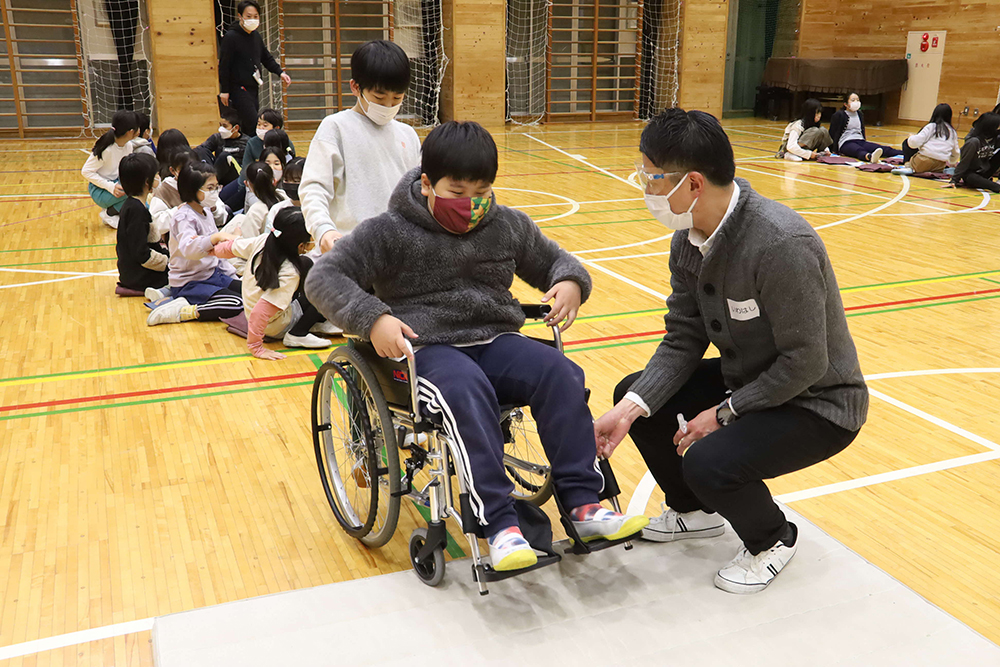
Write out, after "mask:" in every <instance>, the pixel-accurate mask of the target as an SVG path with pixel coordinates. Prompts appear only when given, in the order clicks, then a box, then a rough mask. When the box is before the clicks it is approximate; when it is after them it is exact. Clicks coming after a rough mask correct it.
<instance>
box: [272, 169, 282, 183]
mask: <svg viewBox="0 0 1000 667" xmlns="http://www.w3.org/2000/svg"><path fill="white" fill-rule="evenodd" d="M271 173H272V174H274V184H275V185H277V184H278V183H279V182H281V176H282V175H283V174H284V173H285V172H284V170H282V169H275V168H274V167H271Z"/></svg>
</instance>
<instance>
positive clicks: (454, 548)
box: [410, 499, 465, 558]
mask: <svg viewBox="0 0 1000 667" xmlns="http://www.w3.org/2000/svg"><path fill="white" fill-rule="evenodd" d="M410 502H412V503H413V506H414V507H415V508H416V509H417V512H419V513H420V516H422V517H424V521H427V522H430V520H431V510H430V508H429V507H424V506H423V505H421V504H420V503H418V502H416V501H415V500H413V499H411V500H410ZM444 532H445V535H446V536H447V538H448V541H447V544H446V546H445V551H447V552H448V555H449V556H451V557H452V558H465V552H464V551H462V547H460V546H458V543H457V542H455V538H454V537H452V536H451V531H450V530H445V531H444Z"/></svg>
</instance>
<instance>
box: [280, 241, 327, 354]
mask: <svg viewBox="0 0 1000 667" xmlns="http://www.w3.org/2000/svg"><path fill="white" fill-rule="evenodd" d="M312 265H313V262H312V260H311V259H310V258H308V257H303V258H302V266H303V269H304V270H303V273H302V278H301V279H300V280H299V289H298V291H296V292H295V300H296V301H298V302H299V306H300V307H301V308H302V317H300V318H299V319H298V321H297V322H296V323H295V324H294V325H293V326H292V328H291V329H289V330H288V333H290V334H292V335H293V336H305V335H306V334H308V333H309V330H310V329H312V328H313V326H315V325H317V324H319V323H320V322H325V321H326V318H325V317H323V314H322V313H321V312H319V311H318V310H316V306H314V305H312V303H310V302H309V299H307V298H306V293H305V290H304V289H303V287H304V286H305V284H306V276H308V275H309V269H311V268H312Z"/></svg>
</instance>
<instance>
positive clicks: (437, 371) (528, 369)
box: [416, 334, 604, 536]
mask: <svg viewBox="0 0 1000 667" xmlns="http://www.w3.org/2000/svg"><path fill="white" fill-rule="evenodd" d="M416 360H417V374H418V375H419V380H418V387H419V390H420V403H421V409H422V410H423V411H424V414H427V413H428V412H430V413H440V414H441V416H442V418H443V421H444V427H445V432H446V433H447V434H448V436H449V438H450V439H451V440H452V441H453V442H454V444H455V450H457V454H456V459H460V460H456V461H455V465H456V468H458V469H459V470H460V471H462V473H463V474H464V475H465V477H466V479H467V480H469V482H470V483H469V495H470V500H471V504H472V509H473V512H474V513H475V515H476V518H477V519H478V520H479V523H480V524H481V525H483V526H484V532H485V533H486V535H487V536H490V535H494V534H495V533H497V532H498V531H501V530H503V529H505V528H508V527H510V526H513V525H516V524H517V514H516V512H515V510H514V503H513V501H512V500H511V498H510V492H511V491H513V484H512V482H511V481H510V480H509V479H508V478H507V475H506V472H505V471H504V467H503V449H504V440H503V433H502V432H501V430H500V406H501V405H514V404H517V405H527V406H528V407H530V409H531V416H532V417H533V418H534V420H535V423H536V425H537V427H538V435H539V437H540V439H541V442H542V446H543V447H544V449H545V454H546V456H547V457H548V459H549V463H550V465H551V466H552V476H553V481H554V483H555V487H556V493H558V494H559V498H560V500H562V502H563V504H564V505H565V507H566V508H567V509H572V508H574V507H579V506H580V505H586V504H588V503H596V502H597V500H598V494H599V493H600V491H601V488H602V487H603V484H604V480H603V478H602V477H601V474H600V473H599V472H598V471H597V469H596V467H595V462H596V457H597V447H596V445H595V442H594V423H593V417H592V416H591V414H590V408H588V407H587V401H586V396H585V389H584V374H583V369H581V368H580V367H579V366H577V365H576V364H574V363H573V362H572V361H570V360H569V359H567V358H566V356H565V355H564V354H562V353H561V352H559V351H558V350H556V349H555V348H553V347H551V346H549V345H546V344H544V343H541V342H539V341H536V340H532V339H530V338H526V337H524V336H520V335H517V334H504V335H502V336H500V337H499V338H497V339H496V340H494V341H493V342H491V343H487V344H485V345H473V346H469V347H452V346H449V345H431V346H428V347H425V348H422V349H420V350H418V351H417V355H416Z"/></svg>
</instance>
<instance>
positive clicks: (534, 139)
mask: <svg viewBox="0 0 1000 667" xmlns="http://www.w3.org/2000/svg"><path fill="white" fill-rule="evenodd" d="M524 136H526V137H528V138H529V139H531V140H533V141H537V142H538V143H540V144H542V145H543V146H548V147H549V148H551V149H552V150H554V151H558V152H560V153H562V154H563V155H565V156H566V157H568V158H572V159H574V160H576V161H577V162H579V163H581V164H585V165H587V166H588V167H590V168H591V169H594V170H596V171H599V172H601V173H602V174H604V175H605V176H610V177H611V178H613V179H615V180H616V181H621V182H622V183H624V184H625V185H628V186H631V187H633V188H639V189H640V190H641V189H642V188H641V187H640V186H638V185H637V184H635V183H632V182H630V181H629V180H628V179H625V178H622V177H621V176H618V175H617V174H612V173H611V172H610V171H608V170H607V169H602V168H601V167H598V166H597V165H596V164H593V163H591V162H588V161H587V160H586V158H584V157H582V156H580V155H573V154H572V153H567V152H566V151H564V150H563V149H561V148H556V147H555V146H553V145H552V144H549V143H546V142H544V141H542V140H541V139H539V138H538V137H533V136H531V135H530V134H525V135H524Z"/></svg>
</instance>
